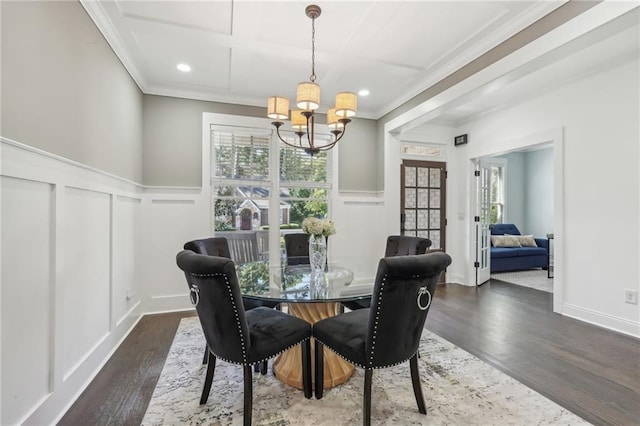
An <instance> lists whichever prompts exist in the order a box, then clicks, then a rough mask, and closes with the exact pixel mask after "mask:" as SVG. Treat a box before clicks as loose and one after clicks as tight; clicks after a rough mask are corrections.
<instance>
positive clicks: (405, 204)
mask: <svg viewBox="0 0 640 426" xmlns="http://www.w3.org/2000/svg"><path fill="white" fill-rule="evenodd" d="M400 173H401V178H400V185H401V188H400V191H401V192H400V194H401V195H400V198H401V200H400V206H401V207H400V232H401V234H402V235H412V236H416V237H423V238H429V239H430V240H431V247H430V249H436V250H443V251H444V250H445V240H446V232H445V229H446V225H447V219H446V210H445V207H446V183H447V180H446V177H447V171H446V163H443V162H436V161H416V160H403V161H402V166H401V168H400Z"/></svg>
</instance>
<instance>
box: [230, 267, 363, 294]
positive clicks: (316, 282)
mask: <svg viewBox="0 0 640 426" xmlns="http://www.w3.org/2000/svg"><path fill="white" fill-rule="evenodd" d="M237 270H238V280H239V282H240V291H241V292H242V296H243V297H248V298H252V299H257V300H279V301H282V302H289V303H296V302H300V303H303V302H304V303H310V302H341V301H352V300H360V299H365V298H368V297H371V290H372V289H367V288H364V289H363V288H362V286H357V287H353V288H350V286H349V284H351V282H352V281H353V271H351V270H349V269H347V268H344V267H340V266H329V267H328V268H327V270H326V271H324V272H312V271H311V268H310V267H309V265H292V266H284V267H282V268H276V269H275V270H274V271H273V272H272V273H270V268H269V264H268V263H267V262H250V263H245V264H242V265H238V267H237ZM270 278H271V279H270Z"/></svg>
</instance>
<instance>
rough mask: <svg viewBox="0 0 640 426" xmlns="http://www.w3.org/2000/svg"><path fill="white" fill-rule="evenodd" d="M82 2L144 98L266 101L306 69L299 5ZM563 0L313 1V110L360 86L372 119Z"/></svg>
mask: <svg viewBox="0 0 640 426" xmlns="http://www.w3.org/2000/svg"><path fill="white" fill-rule="evenodd" d="M81 2H82V4H83V6H84V7H85V9H86V10H87V12H88V13H89V15H90V16H91V17H92V19H93V20H94V22H96V24H97V25H98V28H100V30H101V31H102V33H103V34H104V35H105V37H106V39H107V41H108V42H109V43H110V45H111V46H112V48H113V49H114V51H115V52H116V54H117V55H118V57H119V58H120V59H121V61H122V62H123V64H124V65H125V67H126V68H127V69H128V71H129V73H130V74H131V76H132V77H133V78H134V80H135V81H136V82H137V84H138V85H139V86H140V88H141V90H142V91H143V92H144V93H146V94H156V95H165V96H175V97H184V98H191V99H199V100H209V101H218V102H229V103H236V104H244V105H255V106H266V98H267V97H268V96H272V95H275V94H278V95H282V96H287V97H289V98H290V99H291V100H293V98H294V97H295V86H296V84H297V83H299V82H301V81H307V80H308V79H309V75H310V74H311V20H310V19H309V18H307V17H306V16H305V14H304V9H305V7H306V6H307V4H309V2H308V1H304V2H302V1H243V0H235V1H231V0H213V1H185V0H181V1H163V0H161V1H154V0H150V1H126V0H99V1H91V0H81ZM563 3H564V0H557V1H521V0H517V1H372V0H369V1H349V2H345V1H335V0H334V1H324V2H321V3H318V4H319V6H320V7H321V8H322V15H321V16H320V17H319V18H318V19H317V20H316V74H317V82H318V83H319V84H320V86H321V88H322V99H321V108H322V109H326V108H327V107H329V106H330V105H331V104H333V98H334V96H335V93H337V92H339V91H354V92H357V91H359V90H360V89H368V90H370V92H371V94H370V95H369V96H367V97H359V100H358V116H359V117H366V118H379V117H381V116H382V115H384V114H385V113H387V112H389V111H391V110H392V109H393V108H395V107H397V106H399V105H401V104H402V103H403V102H406V101H407V100H409V99H411V98H412V97H413V96H415V95H417V94H418V93H420V92H422V91H423V90H425V89H426V88H428V87H429V86H431V85H433V84H434V83H436V82H438V81H440V80H442V79H443V78H444V77H446V76H447V75H449V74H451V73H452V72H453V71H455V70H457V69H459V68H460V67H462V66H463V65H465V64H467V63H469V62H470V61H471V60H473V59H475V58H477V57H478V56H480V55H481V54H483V53H484V52H486V51H488V50H489V49H491V48H493V47H495V46H496V45H498V44H500V43H501V42H503V41H504V40H506V39H508V38H509V37H511V36H512V35H514V34H515V33H517V32H518V31H520V30H522V29H523V28H525V27H526V26H528V25H530V24H532V23H533V22H535V21H536V20H538V19H540V18H541V17H542V16H544V15H546V14H548V13H549V12H551V11H552V10H554V9H555V8H557V7H559V6H560V5H562V4H563ZM181 62H184V63H187V64H189V65H190V66H191V68H192V71H191V72H190V73H182V72H180V71H178V70H177V69H176V65H177V64H178V63H181ZM292 103H293V102H292Z"/></svg>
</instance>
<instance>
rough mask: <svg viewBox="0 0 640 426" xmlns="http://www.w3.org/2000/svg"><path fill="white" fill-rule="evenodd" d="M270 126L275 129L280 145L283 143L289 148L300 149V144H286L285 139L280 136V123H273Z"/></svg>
mask: <svg viewBox="0 0 640 426" xmlns="http://www.w3.org/2000/svg"><path fill="white" fill-rule="evenodd" d="M271 124H272V125H273V127H275V128H276V135H278V139H280V141H281V142H282V143H284V144H285V145H289V146H290V147H292V148H302V143H300V146H298V145H294V144H292V143H290V142H287V141H286V139H284V138H283V137H282V135H281V134H280V126H282V122H279V121H274V122H273V123H271Z"/></svg>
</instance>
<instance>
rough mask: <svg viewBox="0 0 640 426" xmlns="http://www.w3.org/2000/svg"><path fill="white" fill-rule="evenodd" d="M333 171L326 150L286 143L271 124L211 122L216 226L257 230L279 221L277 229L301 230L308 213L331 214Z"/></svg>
mask: <svg viewBox="0 0 640 426" xmlns="http://www.w3.org/2000/svg"><path fill="white" fill-rule="evenodd" d="M281 134H283V137H287V138H290V140H291V141H295V140H296V139H297V136H295V135H293V134H292V133H289V134H287V133H286V132H281ZM319 137H325V136H322V135H316V138H319ZM326 137H327V138H328V136H326ZM272 153H278V155H277V160H275V161H274V159H273V158H272V157H273V155H272ZM330 176H331V173H330V167H329V157H328V156H327V153H326V152H322V153H319V154H317V155H315V156H313V157H311V156H310V155H308V154H306V153H305V152H304V151H303V150H301V149H297V148H292V147H289V146H287V145H285V144H283V143H281V142H280V141H279V140H278V139H277V137H276V136H275V135H274V132H273V131H272V130H271V129H268V128H265V129H262V128H249V127H239V126H238V127H234V126H212V129H211V186H212V191H211V197H212V200H211V202H212V204H213V209H212V211H213V218H212V219H213V220H212V222H213V223H212V229H213V230H214V232H217V233H219V232H231V231H242V232H258V231H260V230H265V229H270V228H271V226H270V224H271V223H273V222H274V221H277V225H278V226H277V227H276V230H277V229H281V230H282V232H300V226H301V224H302V220H303V219H304V218H305V217H308V216H316V217H326V216H327V215H328V211H329V202H328V200H329V195H330V191H331V182H330ZM272 189H273V191H274V192H273V193H272V192H271V190H272ZM274 211H277V214H274V213H273V212H274ZM276 218H277V219H276ZM263 232H267V231H263ZM278 232H279V231H275V232H274V233H273V234H271V233H269V235H270V236H271V237H275V236H276V235H279V234H278ZM261 255H262V253H261ZM263 257H266V256H263Z"/></svg>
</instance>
